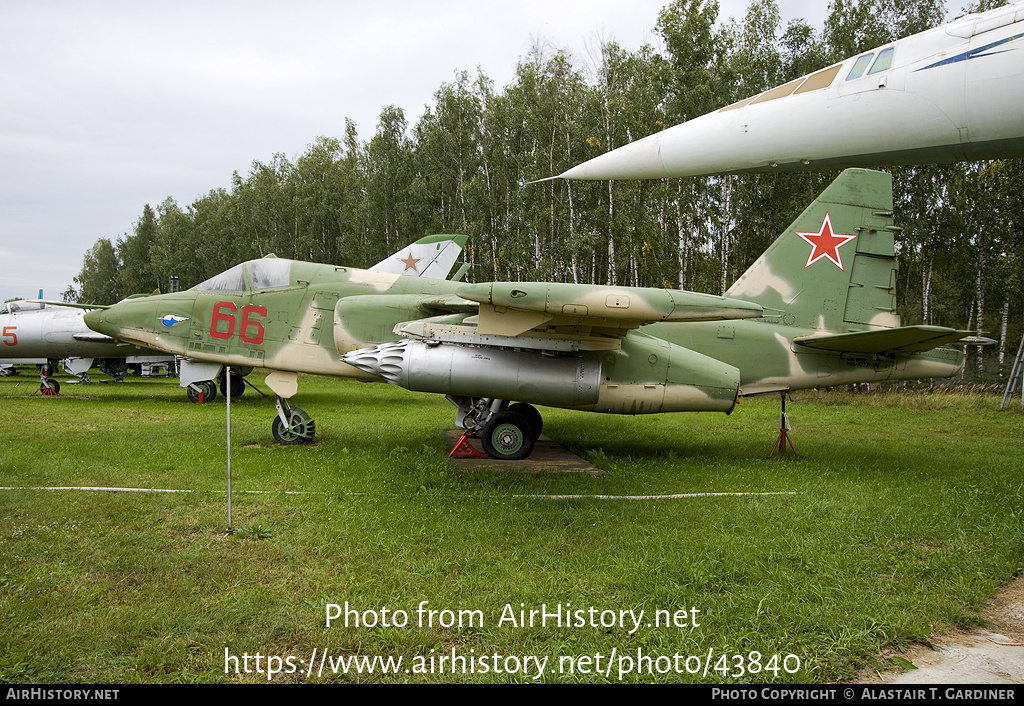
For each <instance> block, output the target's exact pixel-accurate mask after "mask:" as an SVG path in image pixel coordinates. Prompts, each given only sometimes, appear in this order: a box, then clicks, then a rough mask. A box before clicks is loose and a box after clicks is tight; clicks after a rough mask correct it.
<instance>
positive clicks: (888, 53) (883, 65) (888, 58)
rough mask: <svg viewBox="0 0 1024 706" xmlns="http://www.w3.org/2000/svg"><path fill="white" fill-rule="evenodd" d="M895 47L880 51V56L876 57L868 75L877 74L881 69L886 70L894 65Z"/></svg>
mask: <svg viewBox="0 0 1024 706" xmlns="http://www.w3.org/2000/svg"><path fill="white" fill-rule="evenodd" d="M895 51H896V48H895V47H889V48H888V49H883V50H882V51H880V52H878V58H877V59H875V63H874V64H872V65H871V70H870V71H868V75H871V74H877V73H878V72H879V71H885V70H886V69H889V68H891V67H892V55H893V53H895Z"/></svg>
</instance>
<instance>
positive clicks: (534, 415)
mask: <svg viewBox="0 0 1024 706" xmlns="http://www.w3.org/2000/svg"><path fill="white" fill-rule="evenodd" d="M508 411H509V412H514V413H515V414H518V415H519V416H520V417H522V418H523V419H525V420H526V423H527V424H529V425H530V433H531V436H532V437H533V443H535V444H536V443H537V439H539V438H540V432H541V430H542V429H543V428H544V418H543V417H541V416H540V412H538V411H537V408H536V407H534V406H533V405H532V404H527V403H525V402H516V403H515V404H514V405H512V406H511V407H509V408H508Z"/></svg>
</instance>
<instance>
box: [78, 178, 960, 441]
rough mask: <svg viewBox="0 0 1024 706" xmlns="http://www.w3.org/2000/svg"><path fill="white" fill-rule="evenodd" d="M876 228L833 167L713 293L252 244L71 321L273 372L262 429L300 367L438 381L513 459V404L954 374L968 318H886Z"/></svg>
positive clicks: (613, 407)
mask: <svg viewBox="0 0 1024 706" xmlns="http://www.w3.org/2000/svg"><path fill="white" fill-rule="evenodd" d="M891 224H892V180H891V177H890V176H889V175H887V174H883V173H880V172H873V171H867V170H848V171H846V172H844V173H843V174H842V175H841V176H840V177H839V178H838V179H837V180H836V181H835V182H833V184H832V185H831V186H829V187H828V189H826V190H825V192H824V193H823V194H822V195H821V196H820V197H819V198H818V199H817V200H816V201H815V202H814V203H813V204H812V205H811V206H810V207H808V208H807V209H806V210H805V211H804V213H803V214H801V215H800V216H799V217H798V218H797V219H796V220H795V221H794V222H793V223H792V225H791V226H790V227H789V228H788V229H786V231H784V232H783V233H782V234H781V235H780V236H779V237H778V239H777V240H776V241H775V243H774V244H773V245H772V246H771V247H770V248H769V249H768V251H767V252H766V253H765V254H764V255H762V256H761V258H760V259H758V260H757V262H755V263H754V264H753V265H752V266H751V267H750V269H749V270H747V272H746V273H745V274H744V275H743V276H742V277H740V278H739V280H737V282H736V283H735V284H734V285H733V287H732V288H731V289H730V290H729V291H728V292H727V293H726V296H724V297H719V296H712V295H707V294H698V293H693V292H685V291H680V290H662V289H645V288H635V287H606V286H598V285H574V284H560V283H543V282H488V283H483V284H462V283H459V282H455V281H450V280H441V279H433V278H423V277H410V276H405V275H401V274H394V273H387V272H373V271H368V270H357V269H352V268H346V267H335V266H332V265H320V264H313V263H306V262H296V261H290V260H283V259H274V258H264V259H260V260H252V261H249V262H246V263H243V264H241V265H238V266H236V267H234V268H232V269H231V270H228V271H227V272H225V273H223V274H222V275H218V276H217V277H214V278H213V279H211V280H208V281H207V282H204V283H203V284H200V285H198V286H197V287H194V288H192V289H190V290H188V291H186V292H179V293H175V294H165V295H162V296H154V297H147V298H145V299H141V300H135V301H125V302H121V303H119V304H117V305H115V306H112V307H110V308H108V309H104V310H100V311H95V312H91V313H89V314H87V315H86V323H87V324H88V325H89V326H90V327H92V328H94V329H95V330H97V331H99V332H102V333H104V334H106V335H108V336H113V337H116V338H119V339H124V340H128V341H132V342H134V343H137V344H138V345H144V346H147V347H154V348H159V349H161V350H165V351H168V352H172V353H176V354H179V355H187V356H190V357H191V358H193V359H195V360H196V361H208V362H210V363H212V364H216V365H222V364H228V365H243V366H253V367H263V368H268V369H270V370H272V371H274V372H272V373H271V374H270V375H268V376H267V383H268V385H269V386H270V387H271V389H272V390H273V391H274V392H275V393H276V394H277V401H278V414H277V417H276V418H275V419H274V423H273V431H274V436H275V437H276V438H277V439H278V440H279V441H281V442H282V443H301V442H304V441H308V440H310V439H311V438H312V435H313V433H314V432H315V424H314V422H313V420H312V418H311V417H310V416H309V415H308V414H307V413H306V412H304V411H303V410H301V409H299V408H297V407H293V406H291V405H290V403H289V402H288V400H289V398H291V397H292V396H293V395H294V394H295V392H296V390H297V382H296V373H297V372H310V373H320V374H328V375H340V376H349V377H357V378H362V379H376V380H387V381H388V382H392V383H394V384H397V385H401V386H402V387H405V388H407V389H410V390H416V391H423V392H435V393H439V394H444V395H446V396H447V397H448V398H449V400H451V401H452V402H453V403H454V404H455V405H456V407H457V408H458V412H457V417H456V422H457V424H459V425H461V426H464V427H466V428H468V429H472V430H475V431H477V432H478V433H479V435H480V437H481V440H482V442H483V446H484V448H485V450H486V451H487V453H488V454H490V455H491V456H494V457H497V458H523V457H525V456H527V455H529V453H530V452H531V451H532V449H533V444H534V442H535V441H536V438H537V436H538V435H539V434H540V428H541V424H542V421H541V415H540V413H539V412H538V411H537V410H536V408H535V407H533V406H532V405H547V406H552V407H563V408H569V409H579V410H589V411H594V412H606V413H613V414H646V413H655V412H676V411H719V412H726V413H728V412H730V411H731V410H732V408H733V406H734V404H735V402H736V399H737V397H738V396H739V395H741V394H757V393H765V392H777V391H786V390H795V389H801V388H809V387H816V386H821V385H839V384H847V383H855V382H874V381H880V380H888V379H908V378H922V377H948V376H952V375H954V374H956V372H957V371H958V370H959V369H960V368H961V367H962V365H963V352H962V351H956V350H952V349H948V348H937V347H938V346H941V345H942V344H944V343H950V342H954V341H957V340H959V339H961V338H962V337H963V336H965V335H967V334H968V333H969V332H966V331H956V330H953V329H948V328H940V327H935V326H909V327H901V326H900V322H899V317H898V316H897V315H896V313H895V309H896V306H895V292H894V286H895V255H894V242H893V230H894V229H893V227H892V225H891ZM168 321H170V322H171V323H170V324H168V323H167V322H168ZM509 402H517V404H514V405H512V406H507V404H508V403H509Z"/></svg>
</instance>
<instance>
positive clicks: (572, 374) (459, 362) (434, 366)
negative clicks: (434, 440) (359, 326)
mask: <svg viewBox="0 0 1024 706" xmlns="http://www.w3.org/2000/svg"><path fill="white" fill-rule="evenodd" d="M342 360H344V361H345V362H346V363H348V364H349V365H352V366H354V367H356V368H359V369H360V370H364V371H366V372H370V373H373V374H374V375H378V376H380V377H382V378H384V379H385V380H387V381H388V382H391V383H394V384H396V385H399V386H400V387H404V388H406V389H407V390H413V391H416V392H437V393H440V394H445V395H452V396H459V397H492V398H495V399H502V400H516V401H519V402H530V403H532V404H539V405H546V406H549V407H585V406H587V405H594V404H596V403H597V402H598V399H599V395H600V388H601V362H600V361H599V360H593V359H589V358H582V357H578V356H572V357H563V358H559V357H551V356H545V355H542V354H540V353H537V352H535V351H521V350H513V349H508V348H488V347H476V346H457V345H434V346H431V345H427V344H426V343H422V342H420V341H395V342H393V343H384V344H381V345H379V346H374V347H372V348H363V349H361V350H357V351H352V352H351V353H348V354H346V355H344V356H342Z"/></svg>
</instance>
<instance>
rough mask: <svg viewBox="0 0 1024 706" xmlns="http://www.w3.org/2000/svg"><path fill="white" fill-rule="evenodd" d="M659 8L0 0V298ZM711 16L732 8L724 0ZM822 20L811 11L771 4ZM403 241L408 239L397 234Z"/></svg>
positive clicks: (605, 1)
mask: <svg viewBox="0 0 1024 706" xmlns="http://www.w3.org/2000/svg"><path fill="white" fill-rule="evenodd" d="M666 4H667V0H629V1H628V2H626V1H625V0H516V2H489V1H487V0H484V1H481V0H473V1H469V0H443V1H441V0H420V1H419V2H408V1H406V0H392V1H391V2H381V3H366V2H355V1H344V0H333V1H328V0H323V1H314V0H295V1H294V2H291V3H281V2H254V1H245V2H241V1H240V2H230V1H227V0H206V1H204V2H196V1H193V0H186V1H181V0H176V1H174V2H163V3H159V2H138V1H137V0H132V1H126V2H118V1H114V0H93V1H92V2H85V1H84V0H82V1H79V2H60V1H51V2H39V1H38V0H3V2H2V3H0V301H5V300H7V299H10V298H13V297H26V298H34V297H35V296H36V295H37V293H38V290H39V289H40V288H41V289H43V290H44V296H45V297H46V298H50V299H58V298H59V297H60V294H61V293H62V292H63V291H64V290H65V289H66V288H67V286H68V285H69V284H71V282H72V278H73V277H74V276H75V275H76V274H78V272H79V270H80V269H81V266H82V258H83V256H84V254H85V252H86V251H87V250H88V249H89V248H91V247H92V245H93V244H94V243H95V242H96V241H97V240H98V239H99V238H110V239H111V240H112V241H114V242H115V243H116V241H117V239H118V238H119V237H121V236H123V235H124V234H125V233H127V232H129V231H131V230H132V227H133V224H134V222H135V221H136V219H137V218H138V217H139V215H140V214H141V213H142V208H143V206H144V205H145V204H147V203H148V204H150V205H152V206H156V205H158V204H160V203H162V202H163V201H164V199H166V198H167V197H168V196H170V197H172V198H174V199H176V200H177V201H178V202H179V203H180V204H182V205H183V206H184V205H187V204H189V203H191V202H192V201H193V200H194V199H195V198H197V197H199V196H201V195H203V194H205V193H207V192H208V191H210V190H211V189H217V188H230V184H231V174H232V172H234V171H238V172H239V173H240V174H242V175H243V176H244V175H246V174H247V173H248V172H249V168H250V166H251V165H252V163H253V162H254V161H257V160H258V161H261V162H266V161H269V160H270V159H271V158H272V157H273V155H274V154H275V153H279V152H280V153H283V154H284V155H286V156H287V157H288V158H289V159H294V158H295V157H297V156H299V155H300V154H302V153H303V152H304V151H305V150H306V148H307V146H308V145H309V144H310V143H312V142H313V141H314V140H315V139H316V137H317V136H318V135H328V136H332V137H342V136H343V135H344V126H345V118H351V119H352V120H354V121H355V122H356V125H357V126H358V129H359V136H360V139H361V140H363V141H365V140H368V139H369V138H370V137H371V136H372V135H373V133H374V131H375V129H376V124H377V116H378V115H379V113H380V111H381V109H382V108H383V107H384V106H387V105H397V106H400V107H401V108H403V109H404V110H405V113H406V118H407V119H408V120H409V123H410V125H412V124H414V123H415V122H416V120H417V119H418V118H419V117H420V115H422V114H423V111H424V106H425V105H427V104H429V103H430V102H431V100H432V96H433V93H434V92H435V91H436V90H437V89H438V88H439V87H440V86H441V85H442V84H443V83H445V82H449V81H451V80H453V78H454V77H455V74H456V72H457V71H462V70H466V71H469V72H470V73H475V71H476V68H477V67H478V66H479V67H480V68H481V69H482V70H483V71H484V73H485V74H487V75H488V76H489V77H490V78H491V79H492V80H493V81H494V84H495V87H496V89H499V90H500V89H501V88H503V87H505V86H506V85H508V84H509V83H510V82H511V81H512V79H513V76H514V71H515V65H516V62H517V60H518V59H519V58H521V57H523V56H525V55H526V53H527V52H528V51H529V49H530V46H531V43H532V41H533V40H534V39H538V40H542V41H544V42H547V43H548V44H550V45H551V46H552V47H554V48H559V49H567V50H569V51H570V52H571V53H572V54H573V55H574V56H575V57H577V65H578V66H582V65H584V64H586V63H587V62H588V58H587V51H586V47H587V45H588V44H590V45H593V44H594V42H595V40H596V39H597V38H599V37H603V38H605V39H614V40H615V41H617V42H618V43H619V44H621V45H622V46H623V47H625V48H627V49H629V50H635V49H637V48H639V47H640V46H641V45H643V44H645V43H651V44H654V45H655V46H658V42H657V37H656V36H655V35H654V34H653V33H652V31H651V30H652V28H653V27H654V25H655V22H656V20H657V16H658V12H659V10H660V9H661V8H662V7H663V6H664V5H666ZM721 6H722V12H721V17H722V18H723V19H725V18H728V17H735V18H737V19H739V18H742V16H743V15H744V14H745V11H746V6H747V0H722V2H721ZM779 6H780V8H781V11H782V20H783V26H785V24H786V23H787V22H788V21H789V20H791V19H794V18H797V17H803V18H805V19H806V20H807V21H808V22H810V23H811V24H812V25H813V26H814V27H816V28H819V29H820V27H821V25H822V23H823V21H824V17H825V13H826V6H827V3H826V2H825V1H824V0H780V2H779ZM416 235H418V234H410V238H413V237H414V236H416Z"/></svg>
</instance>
